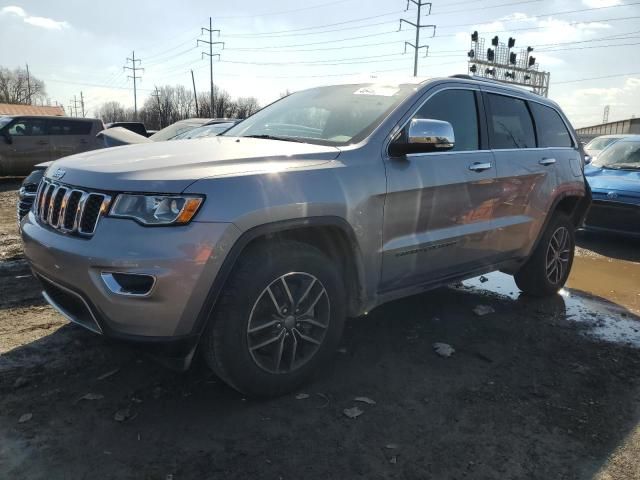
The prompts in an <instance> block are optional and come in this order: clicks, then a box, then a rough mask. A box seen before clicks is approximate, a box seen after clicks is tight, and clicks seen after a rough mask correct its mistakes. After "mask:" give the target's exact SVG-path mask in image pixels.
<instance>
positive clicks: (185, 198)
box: [109, 193, 204, 225]
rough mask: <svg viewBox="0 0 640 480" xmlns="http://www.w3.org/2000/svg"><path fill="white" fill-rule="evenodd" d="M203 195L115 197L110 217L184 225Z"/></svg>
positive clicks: (126, 194) (159, 223) (139, 221)
mask: <svg viewBox="0 0 640 480" xmlns="http://www.w3.org/2000/svg"><path fill="white" fill-rule="evenodd" d="M203 201H204V198H203V197H200V196H195V195H134V194H129V193H122V194H120V195H118V196H117V197H116V200H115V202H114V203H113V206H112V207H111V212H110V213H109V215H110V216H112V217H119V218H131V219H133V220H135V221H136V222H138V223H141V224H143V225H184V224H186V223H189V222H190V221H191V219H192V218H193V217H194V215H195V214H196V212H197V211H198V209H199V208H200V205H202V202H203Z"/></svg>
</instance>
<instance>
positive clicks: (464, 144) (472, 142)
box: [414, 89, 478, 151]
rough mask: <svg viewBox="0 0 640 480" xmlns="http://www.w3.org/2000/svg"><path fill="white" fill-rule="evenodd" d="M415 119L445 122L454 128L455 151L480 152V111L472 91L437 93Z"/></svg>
mask: <svg viewBox="0 0 640 480" xmlns="http://www.w3.org/2000/svg"><path fill="white" fill-rule="evenodd" d="M414 118H421V119H431V120H443V121H445V122H449V123H450V124H451V126H452V127H453V134H454V136H455V146H454V148H453V150H457V151H464V150H478V110H477V107H476V97H475V93H474V92H473V91H472V90H457V89H456V90H444V91H442V92H439V93H436V94H435V95H434V96H433V97H431V98H430V99H429V100H428V101H427V103H425V104H424V105H423V106H422V107H420V110H418V112H417V113H416V115H415V116H414Z"/></svg>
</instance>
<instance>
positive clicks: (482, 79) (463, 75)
mask: <svg viewBox="0 0 640 480" xmlns="http://www.w3.org/2000/svg"><path fill="white" fill-rule="evenodd" d="M449 78H461V79H463V80H476V81H478V82H486V83H493V84H497V85H500V86H502V87H511V88H516V89H518V90H524V91H525V92H528V93H534V94H535V92H532V91H531V90H527V89H526V88H525V87H523V86H520V85H514V84H512V83H507V82H501V81H500V80H494V79H493V78H486V77H478V76H475V75H467V74H466V73H457V74H455V75H451V76H450V77H449Z"/></svg>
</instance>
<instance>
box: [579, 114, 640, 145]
mask: <svg viewBox="0 0 640 480" xmlns="http://www.w3.org/2000/svg"><path fill="white" fill-rule="evenodd" d="M576 133H577V134H578V137H579V138H580V140H582V141H583V142H588V141H589V140H591V139H592V138H595V137H598V136H600V135H620V134H624V133H633V134H640V118H630V119H628V120H619V121H617V122H608V123H601V124H600V125H594V126H592V127H584V128H576Z"/></svg>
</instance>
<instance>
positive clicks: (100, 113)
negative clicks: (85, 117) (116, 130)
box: [95, 102, 127, 123]
mask: <svg viewBox="0 0 640 480" xmlns="http://www.w3.org/2000/svg"><path fill="white" fill-rule="evenodd" d="M95 115H96V117H98V118H100V119H102V121H103V122H104V123H111V122H121V121H123V120H126V118H127V111H126V109H125V106H124V105H122V104H121V103H119V102H106V103H103V104H102V105H101V106H100V108H98V109H97V110H96V112H95Z"/></svg>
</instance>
